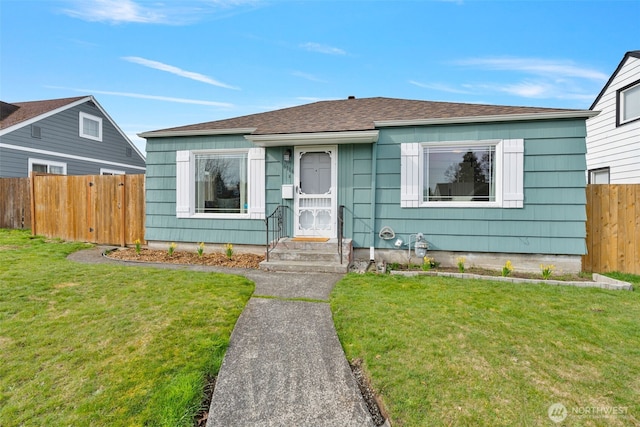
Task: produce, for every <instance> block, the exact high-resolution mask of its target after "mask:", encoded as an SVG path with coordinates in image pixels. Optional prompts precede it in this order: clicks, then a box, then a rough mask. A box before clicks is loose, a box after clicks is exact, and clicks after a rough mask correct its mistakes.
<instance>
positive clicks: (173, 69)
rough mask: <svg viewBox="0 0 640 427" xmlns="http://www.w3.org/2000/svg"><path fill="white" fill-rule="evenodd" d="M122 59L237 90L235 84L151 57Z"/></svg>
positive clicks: (125, 57) (127, 57)
mask: <svg viewBox="0 0 640 427" xmlns="http://www.w3.org/2000/svg"><path fill="white" fill-rule="evenodd" d="M122 59H124V60H125V61H129V62H133V63H134V64H139V65H142V66H145V67H149V68H153V69H155V70H160V71H165V72H167V73H171V74H175V75H177V76H180V77H184V78H187V79H191V80H195V81H198V82H202V83H206V84H210V85H213V86H218V87H223V88H226V89H235V90H238V88H237V87H235V86H231V85H228V84H226V83H222V82H219V81H217V80H215V79H212V78H211V77H209V76H205V75H204V74H200V73H196V72H193V71H186V70H183V69H181V68H178V67H175V66H173V65H169V64H165V63H162V62H158V61H153V60H151V59H145V58H140V57H139V56H124V57H122Z"/></svg>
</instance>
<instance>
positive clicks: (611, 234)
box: [582, 184, 640, 274]
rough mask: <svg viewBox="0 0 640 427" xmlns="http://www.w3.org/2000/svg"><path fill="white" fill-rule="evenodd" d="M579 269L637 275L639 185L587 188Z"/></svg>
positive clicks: (639, 270)
mask: <svg viewBox="0 0 640 427" xmlns="http://www.w3.org/2000/svg"><path fill="white" fill-rule="evenodd" d="M582 269H583V270H584V271H595V272H607V271H621V272H625V273H632V274H640V184H611V185H602V184H591V185H588V186H587V254H586V255H584V256H583V257H582Z"/></svg>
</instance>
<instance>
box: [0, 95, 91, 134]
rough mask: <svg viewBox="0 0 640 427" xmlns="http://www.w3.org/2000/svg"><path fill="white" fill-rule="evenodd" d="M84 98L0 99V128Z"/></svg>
mask: <svg viewBox="0 0 640 427" xmlns="http://www.w3.org/2000/svg"><path fill="white" fill-rule="evenodd" d="M84 98H86V96H78V97H75V98H61V99H47V100H43V101H29V102H12V103H7V102H2V101H0V129H5V128H8V127H11V126H13V125H16V124H18V123H21V122H24V121H27V120H29V119H32V118H34V117H38V116H40V115H42V114H45V113H48V112H49V111H53V110H55V109H58V108H60V107H64V106H65V105H69V104H71V103H73V102H76V101H79V100H81V99H84Z"/></svg>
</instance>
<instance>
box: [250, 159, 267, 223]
mask: <svg viewBox="0 0 640 427" xmlns="http://www.w3.org/2000/svg"><path fill="white" fill-rule="evenodd" d="M248 160H249V176H248V180H249V218H251V219H264V218H265V214H264V213H265V149H264V148H261V147H255V148H251V149H249V155H248Z"/></svg>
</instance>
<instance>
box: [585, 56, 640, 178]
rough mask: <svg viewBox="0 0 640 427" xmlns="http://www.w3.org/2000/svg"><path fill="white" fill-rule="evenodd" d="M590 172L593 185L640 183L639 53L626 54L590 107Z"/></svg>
mask: <svg viewBox="0 0 640 427" xmlns="http://www.w3.org/2000/svg"><path fill="white" fill-rule="evenodd" d="M590 109H591V110H593V111H600V114H599V115H597V116H596V117H593V118H591V119H589V120H587V168H588V170H589V182H590V183H594V184H607V183H611V184H632V183H635V184H637V183H640V50H635V51H630V52H627V53H626V54H625V56H624V58H623V59H622V61H621V62H620V64H619V65H618V67H617V68H616V70H615V71H614V72H613V74H612V75H611V77H610V78H609V81H608V82H607V84H606V85H605V86H604V88H603V89H602V91H601V92H600V94H599V95H598V97H597V98H596V99H595V101H594V102H593V104H592V105H591V107H590Z"/></svg>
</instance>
